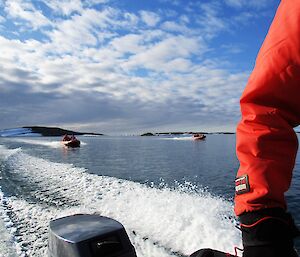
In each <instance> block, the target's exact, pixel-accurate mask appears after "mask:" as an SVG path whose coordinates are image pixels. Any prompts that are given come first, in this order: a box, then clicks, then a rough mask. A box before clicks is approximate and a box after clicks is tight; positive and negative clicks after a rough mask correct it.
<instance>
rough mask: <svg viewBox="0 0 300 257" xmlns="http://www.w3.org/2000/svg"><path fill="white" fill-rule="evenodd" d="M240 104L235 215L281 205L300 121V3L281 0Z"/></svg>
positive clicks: (283, 202)
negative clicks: (295, 130)
mask: <svg viewBox="0 0 300 257" xmlns="http://www.w3.org/2000/svg"><path fill="white" fill-rule="evenodd" d="M240 105H241V113H242V119H241V121H240V123H239V124H238V127H237V145H236V152H237V157H238V159H239V161H240V167H239V170H238V173H237V179H236V195H235V213H236V215H240V214H242V213H244V212H249V211H255V210H260V209H264V208H272V207H280V208H286V202H285V198H284V193H285V192H286V191H287V190H288V189H289V186H290V183H291V178H292V170H293V168H294V164H295V158H296V154H297V148H298V140H297V136H296V134H295V132H294V129H293V128H294V127H295V126H297V125H299V123H300V1H294V0H282V1H281V3H280V5H279V7H278V10H277V12H276V15H275V18H274V20H273V22H272V25H271V27H270V29H269V32H268V34H267V36H266V38H265V41H264V43H263V45H262V47H261V49H260V51H259V54H258V56H257V59H256V64H255V68H254V70H253V72H252V74H251V76H250V78H249V81H248V84H247V86H246V88H245V91H244V93H243V95H242V97H241V100H240ZM243 178H247V184H246V182H245V181H243ZM241 181H242V182H241ZM243 183H244V184H243Z"/></svg>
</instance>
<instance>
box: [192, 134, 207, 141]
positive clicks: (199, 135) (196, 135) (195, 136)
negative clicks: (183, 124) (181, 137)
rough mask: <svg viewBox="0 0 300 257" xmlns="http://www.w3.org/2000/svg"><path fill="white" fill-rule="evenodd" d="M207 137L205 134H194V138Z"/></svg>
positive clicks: (201, 138)
mask: <svg viewBox="0 0 300 257" xmlns="http://www.w3.org/2000/svg"><path fill="white" fill-rule="evenodd" d="M205 138H206V136H205V135H203V134H194V135H193V140H203V139H205Z"/></svg>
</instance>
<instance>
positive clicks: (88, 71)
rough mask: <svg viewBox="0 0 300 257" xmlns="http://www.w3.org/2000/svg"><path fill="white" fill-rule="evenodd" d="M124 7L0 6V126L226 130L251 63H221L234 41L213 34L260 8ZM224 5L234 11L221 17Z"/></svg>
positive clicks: (77, 3) (25, 1)
mask: <svg viewBox="0 0 300 257" xmlns="http://www.w3.org/2000/svg"><path fill="white" fill-rule="evenodd" d="M125 2H126V3H125ZM125 2H123V1H120V2H118V1H114V2H113V1H109V0H88V1H81V0H72V1H70V0H63V1H61V0H51V1H50V0H39V1H29V0H6V1H4V2H3V3H2V7H3V8H2V10H1V11H0V49H1V52H2V53H1V55H0V68H1V71H2V72H1V73H0V90H1V93H0V109H1V112H0V119H1V121H2V122H1V128H9V127H16V126H25V125H50V126H57V125H61V126H63V127H66V128H72V129H85V130H86V131H96V132H104V133H108V134H109V133H110V132H114V133H131V132H132V133H133V132H142V131H145V130H159V129H166V130H167V129H168V128H170V129H173V130H191V129H193V130H218V129H219V128H225V127H227V129H228V130H232V129H233V128H234V126H235V123H236V122H237V120H238V118H239V106H238V100H239V96H240V94H241V92H242V89H243V87H244V86H245V84H246V81H247V78H248V76H249V72H250V70H251V65H249V68H248V69H246V70H241V69H239V60H238V58H237V57H235V60H236V61H237V62H236V63H234V62H232V61H231V60H232V59H231V58H232V57H233V56H234V55H238V54H240V53H242V52H243V47H242V45H243V44H240V42H239V43H237V42H234V41H233V42H232V41H230V39H226V40H227V42H226V40H223V39H222V35H226V37H228V35H232V37H234V36H235V33H238V32H235V30H238V29H237V26H236V24H233V22H232V21H233V20H235V19H236V20H237V19H239V20H240V21H242V20H243V19H242V17H244V18H247V17H246V15H248V16H249V15H253V16H252V17H255V16H254V13H257V12H258V10H261V11H262V12H264V10H265V9H264V8H266V7H267V6H268V2H267V1H252V2H251V4H250V3H249V1H242V0H226V1H225V2H226V4H224V3H223V1H214V2H213V3H210V2H208V1H204V2H201V3H199V2H198V3H195V2H194V1H187V2H186V3H185V5H184V6H181V4H182V3H181V2H174V1H172V2H171V3H170V2H168V1H158V2H157V3H155V4H153V5H151V6H147V5H145V6H129V2H128V3H127V1H125ZM159 3H160V4H159ZM126 4H128V6H127V5H126ZM126 6H127V7H128V8H125V7H126ZM129 7H130V8H129ZM227 8H239V9H240V11H239V12H235V13H234V14H232V15H229V14H228V13H229V12H228V9H227ZM243 8H247V14H246V13H244V12H243ZM251 8H252V9H251ZM251 10H252V12H251ZM243 13H244V16H243V15H242V14H243ZM262 17H263V16H262ZM263 18H266V17H263ZM257 19H258V21H260V20H259V18H257ZM246 20H247V19H245V20H244V21H246ZM240 25H241V26H247V25H244V23H243V22H240ZM224 49H225V50H224ZM226 49H227V50H226ZM229 54H230V55H229ZM254 57H255V56H251V57H249V58H251V60H253V59H254ZM7 99H9V101H8V100H7ZM33 113H34V115H32V114H33ZM12 117H16V118H12Z"/></svg>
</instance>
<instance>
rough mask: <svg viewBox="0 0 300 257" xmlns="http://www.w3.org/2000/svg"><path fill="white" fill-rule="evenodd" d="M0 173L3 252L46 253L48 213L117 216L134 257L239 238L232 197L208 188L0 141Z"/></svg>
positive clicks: (180, 252)
mask: <svg viewBox="0 0 300 257" xmlns="http://www.w3.org/2000/svg"><path fill="white" fill-rule="evenodd" d="M0 173H1V174H0V175H1V180H0V186H1V188H0V189H1V190H0V252H1V254H4V255H3V257H4V256H5V257H20V256H22V257H26V256H34V257H37V256H41V257H44V256H47V236H48V235H47V232H48V224H49V221H50V220H51V219H55V218H58V217H63V216H66V215H70V214H76V213H98V214H100V215H104V216H108V217H111V218H114V219H116V220H118V221H120V222H121V223H122V224H123V225H124V227H125V229H126V230H127V232H128V234H129V237H130V239H131V242H132V243H133V245H134V246H135V248H136V252H137V256H138V257H158V256H159V257H171V256H187V255H189V254H191V253H192V252H193V251H195V250H197V249H199V248H203V247H212V248H216V249H219V250H222V251H230V252H232V250H233V246H235V245H240V240H239V232H238V231H237V229H235V227H234V225H235V221H234V220H233V219H232V218H231V217H232V216H233V213H232V209H233V208H232V203H230V202H228V201H225V200H224V199H221V198H217V197H213V196H211V195H210V194H208V193H205V192H201V191H198V192H195V191H189V190H188V189H187V188H184V187H181V188H180V187H179V188H177V189H168V188H160V189H158V188H154V187H148V186H146V185H141V184H139V183H135V182H131V181H126V180H121V179H117V178H113V177H105V176H99V175H95V174H89V173H88V172H87V170H86V169H85V168H80V167H75V166H74V165H72V164H61V163H54V162H50V161H48V160H45V159H42V158H37V157H33V156H30V155H28V154H26V153H25V152H23V151H22V150H21V149H7V148H5V147H4V146H0ZM2 232H3V233H2ZM1 254H0V256H1Z"/></svg>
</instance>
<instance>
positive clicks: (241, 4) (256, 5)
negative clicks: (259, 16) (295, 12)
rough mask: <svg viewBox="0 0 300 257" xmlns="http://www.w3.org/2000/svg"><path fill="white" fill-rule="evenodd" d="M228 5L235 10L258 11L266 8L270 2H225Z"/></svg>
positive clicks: (228, 0)
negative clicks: (250, 8)
mask: <svg viewBox="0 0 300 257" xmlns="http://www.w3.org/2000/svg"><path fill="white" fill-rule="evenodd" d="M225 2H226V4H228V5H229V6H231V7H235V8H243V7H253V8H256V9H261V8H264V7H266V6H267V5H268V3H269V2H270V1H269V0H251V1H248V0H225Z"/></svg>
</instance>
